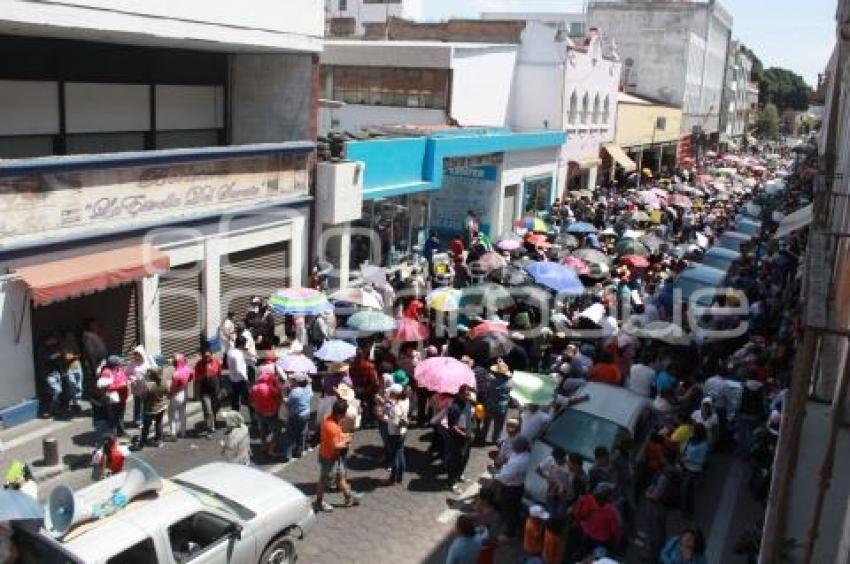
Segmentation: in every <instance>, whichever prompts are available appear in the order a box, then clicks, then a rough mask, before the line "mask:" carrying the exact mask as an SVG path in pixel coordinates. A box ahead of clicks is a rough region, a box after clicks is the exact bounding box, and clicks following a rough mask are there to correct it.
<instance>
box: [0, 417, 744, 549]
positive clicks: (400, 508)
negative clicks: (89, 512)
mask: <svg viewBox="0 0 850 564" xmlns="http://www.w3.org/2000/svg"><path fill="white" fill-rule="evenodd" d="M190 413H194V414H195V415H193V416H192V417H190V422H193V421H197V420H198V409H197V405H196V404H193V405H192V406H191V408H190ZM220 434H221V431H219V435H220ZM47 435H50V436H54V437H56V438H57V440H59V443H60V452H61V454H62V455H63V460H64V462H65V464H67V465H68V466H69V467H70V471H69V472H65V473H62V474H61V475H59V476H56V477H53V478H51V479H49V480H47V481H45V482H43V483H42V484H41V492H40V493H41V495H42V497H46V495H47V494H48V493H49V491H50V489H51V488H52V487H53V486H54V485H56V484H57V483H60V482H61V483H66V484H69V485H71V486H72V487H75V488H78V487H82V486H84V485H86V484H87V483H89V482H90V477H89V467H88V460H89V453H90V450H91V448H92V444H91V441H92V433H91V432H90V424H89V420H88V419H87V418H77V419H74V420H71V421H57V422H51V421H45V420H39V421H36V422H31V423H29V424H27V425H25V426H22V427H18V428H14V429H11V430H8V431H4V432H2V433H0V438H2V440H3V442H4V444H5V445H7V447H6V459H7V460H10V459H11V458H14V457H20V458H22V459H26V460H37V459H39V458H40V449H41V438H42V437H43V436H47ZM427 440H428V433H427V432H426V431H424V430H421V429H414V430H412V431H411V432H410V435H409V436H408V439H407V453H408V466H409V468H410V471H409V472H408V474H407V475H406V477H405V480H404V484H403V486H400V487H391V486H386V485H385V479H386V477H387V473H386V471H385V470H384V469H383V468H381V467H380V464H379V462H380V460H379V456H380V450H379V447H378V445H379V444H380V439H379V437H378V435H377V432H376V431H375V430H364V431H360V432H358V433H356V434H355V440H354V444H353V448H352V455H351V457H350V467H351V476H352V484H353V485H354V488H355V489H356V490H357V491H360V492H364V493H365V494H366V496H365V497H364V499H363V502H362V505H361V506H360V507H357V508H352V509H342V508H337V509H336V510H335V511H333V512H332V513H326V514H321V515H320V516H319V520H318V523H317V526H316V527H315V529H314V530H313V531H312V533H311V534H310V536H309V537H308V538H306V539H305V540H304V541H303V542H302V543H301V544H300V546H299V553H300V555H301V562H306V563H309V564H313V563H315V564H325V563H328V564H331V563H333V564H336V563H339V562H351V563H352V564H356V563H364V564H373V563H375V562H396V563H411V564H413V563H434V564H436V563H442V562H444V561H445V551H446V549H447V540H448V539H449V535H450V532H451V528H452V525H453V523H454V521H455V519H456V517H457V515H458V514H459V511H461V510H463V509H464V506H465V504H464V501H463V500H464V498H469V497H470V496H472V495H474V493H475V492H477V486H478V485H477V484H476V483H475V481H474V480H473V481H470V482H469V483H468V486H467V489H466V491H465V492H464V493H463V495H461V496H455V495H452V494H450V493H449V492H447V491H446V490H445V489H444V488H443V483H444V480H443V479H442V476H440V475H439V474H438V471H439V469H438V466H437V465H436V464H432V463H431V460H430V458H428V457H427V456H426V454H425V450H426V449H427V446H428V443H427ZM141 456H142V457H143V458H145V459H146V460H148V461H149V462H151V464H153V465H154V466H155V467H156V468H157V469H158V470H159V471H160V472H161V474H162V475H163V476H172V475H174V474H177V473H179V472H182V471H184V470H187V469H189V468H192V467H194V466H197V465H200V464H203V463H205V462H209V461H214V460H220V454H219V449H218V441H217V440H205V439H195V438H191V439H186V440H183V441H180V442H178V443H165V446H163V447H162V448H161V449H145V450H144V451H142V453H141ZM315 456H316V455H315V452H309V453H307V454H306V455H305V456H304V457H303V458H302V459H300V460H296V461H291V462H289V463H285V464H281V463H278V462H275V461H268V460H265V459H263V458H262V455H258V458H257V460H256V462H257V463H258V465H259V466H260V467H262V468H264V469H265V470H267V471H270V472H273V473H275V474H276V475H278V476H280V477H281V478H284V479H286V480H288V481H290V482H292V483H293V484H295V485H296V486H297V487H298V488H299V489H301V490H302V491H303V492H304V493H305V494H307V495H313V494H314V493H315V479H316V475H317V469H316V468H317V467H316V459H315ZM487 462H488V458H487V456H486V449H484V448H476V449H473V452H472V456H471V458H470V462H469V467H468V470H467V472H466V475H467V476H469V477H471V478H472V477H480V476H481V475H482V474H483V473H484V472H485V470H486V464H487ZM36 471H39V468H38V465H37V464H36ZM747 472H748V467H747V466H746V465H745V464H744V463H742V462H739V461H733V460H732V457H731V456H729V455H727V454H725V453H721V454H718V455H717V456H715V457H714V458H713V459H712V462H711V465H710V467H709V468H708V470H707V471H706V474H705V477H704V480H703V483H702V484H701V486H700V488H699V492H698V497H697V524H698V525H699V526H700V527H701V528H702V529H703V530H704V531H705V532H706V538H707V541H708V556H709V562H710V563H727V562H743V559H742V558H741V557H736V556H735V555H734V553H733V550H732V549H733V545H734V543H735V541H736V540H737V538H738V536H739V535H740V533H741V532H742V531H744V530H745V529H747V528H749V527H750V526H752V523H753V522H754V520H755V519H756V518H757V515H758V514H759V513H758V512H759V507H758V505H757V504H756V503H755V502H753V501H752V498H751V496H750V495H749V493H747V491H746V480H747V476H748V474H747ZM329 501H330V502H331V503H332V504H336V503H339V502H341V500H340V499H338V498H337V497H336V496H335V495H331V496H330V497H329ZM682 524H683V522H682V520H681V518H680V517H679V515H678V512H674V513H673V514H672V515H671V519H670V523H669V524H668V527H669V530H670V531H671V532H672V531H675V530H676V529H678V528H679V527H680V526H681V525H682ZM523 558H524V555H523V554H522V552H521V549H520V547H519V546H518V545H510V546H507V547H504V548H503V549H501V550H500V552H499V554H498V559H497V561H498V562H499V563H500V564H508V563H513V562H521V561H522V559H523ZM625 561H626V562H630V563H631V562H634V563H639V562H643V561H644V556H643V554H642V551H641V549H640V548H638V547H636V546H632V545H630V546H629V548H628V552H627V554H626V558H625Z"/></svg>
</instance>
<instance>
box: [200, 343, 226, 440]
mask: <svg viewBox="0 0 850 564" xmlns="http://www.w3.org/2000/svg"><path fill="white" fill-rule="evenodd" d="M195 382H196V386H197V387H198V389H200V393H201V409H203V412H204V425H205V428H204V434H205V436H206V437H207V438H209V437H210V435H211V434H212V433H215V422H216V416H217V415H218V410H219V407H220V397H221V392H222V390H221V363H220V362H219V361H218V359H217V358H216V357H215V355H214V354H213V352H212V349H211V348H210V347H209V345H204V346H203V347H202V348H201V358H200V359H199V360H198V362H197V363H195Z"/></svg>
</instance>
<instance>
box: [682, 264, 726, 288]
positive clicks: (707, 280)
mask: <svg viewBox="0 0 850 564" xmlns="http://www.w3.org/2000/svg"><path fill="white" fill-rule="evenodd" d="M725 276H726V273H725V272H723V271H722V270H720V269H718V268H713V267H711V266H706V265H704V264H696V265H692V266H689V267H688V268H686V269H685V270H683V271H682V272H680V273H679V276H678V277H677V278H676V280H677V281H678V280H679V279H680V278H681V279H685V280H694V281H697V282H701V283H703V284H708V285H711V286H719V285H720V283H721V282H722V281H723V278H724V277H725Z"/></svg>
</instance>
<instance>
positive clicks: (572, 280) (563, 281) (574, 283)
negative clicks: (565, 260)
mask: <svg viewBox="0 0 850 564" xmlns="http://www.w3.org/2000/svg"><path fill="white" fill-rule="evenodd" d="M525 270H526V271H528V273H529V274H530V275H531V278H532V279H534V281H535V282H536V283H538V284H540V285H541V286H544V287H546V288H549V289H550V290H554V291H555V292H558V293H559V294H564V295H568V296H580V295H582V294H583V293H584V284H582V283H581V280H579V279H578V274H576V271H575V270H573V269H572V268H568V267H566V266H564V265H562V264H558V263H556V262H533V263H531V264H529V265H528V266H526V267H525Z"/></svg>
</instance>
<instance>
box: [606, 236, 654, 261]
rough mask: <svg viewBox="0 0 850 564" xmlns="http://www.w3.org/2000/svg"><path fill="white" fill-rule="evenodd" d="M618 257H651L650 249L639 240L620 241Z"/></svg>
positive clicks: (618, 243) (617, 248)
mask: <svg viewBox="0 0 850 564" xmlns="http://www.w3.org/2000/svg"><path fill="white" fill-rule="evenodd" d="M615 249H616V251H617V254H618V255H640V256H642V257H645V256H649V254H650V253H649V249H647V248H646V246H645V245H644V244H643V243H641V242H640V241H639V240H638V239H631V238H629V239H620V241H619V242H617V246H616V247H615Z"/></svg>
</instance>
